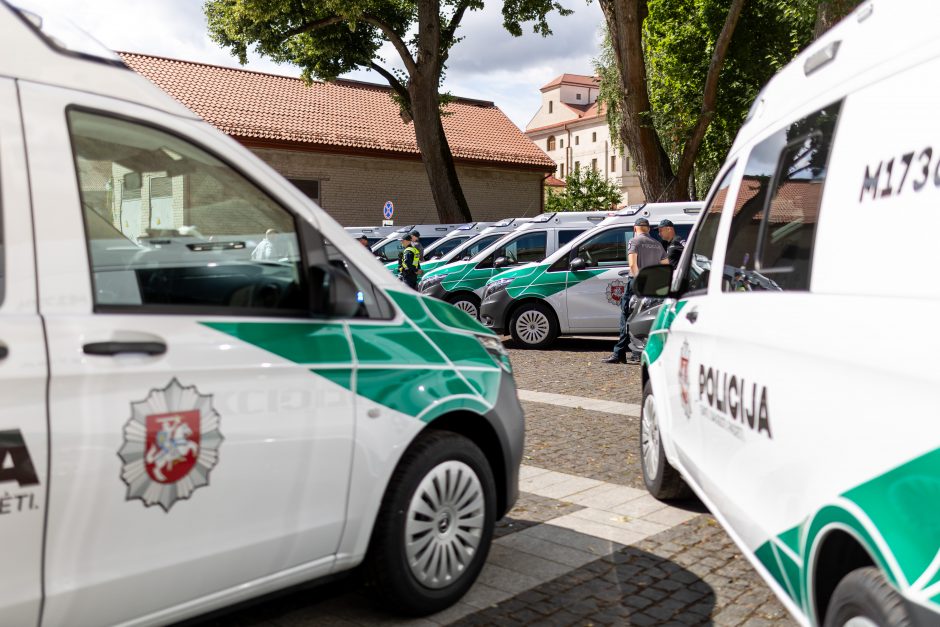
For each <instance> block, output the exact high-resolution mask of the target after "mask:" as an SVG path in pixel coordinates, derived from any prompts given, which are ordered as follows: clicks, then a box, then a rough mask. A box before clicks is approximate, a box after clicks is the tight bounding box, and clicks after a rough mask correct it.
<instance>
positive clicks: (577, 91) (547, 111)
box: [525, 74, 645, 206]
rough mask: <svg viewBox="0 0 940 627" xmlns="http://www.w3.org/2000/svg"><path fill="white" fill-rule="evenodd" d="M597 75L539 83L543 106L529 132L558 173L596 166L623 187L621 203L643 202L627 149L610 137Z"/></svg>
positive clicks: (563, 176)
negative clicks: (623, 149)
mask: <svg viewBox="0 0 940 627" xmlns="http://www.w3.org/2000/svg"><path fill="white" fill-rule="evenodd" d="M598 91H599V82H598V79H597V78H596V77H594V76H582V75H580V74H562V75H561V76H559V77H558V78H556V79H554V80H553V81H551V82H549V83H548V84H547V85H545V86H544V87H542V88H541V92H542V106H541V107H540V108H539V111H538V113H536V114H535V116H534V117H533V118H532V120H530V121H529V123H528V124H527V125H526V131H525V134H526V136H527V137H528V138H529V139H531V140H532V141H533V142H534V143H535V145H536V146H538V147H539V148H541V149H542V150H544V151H545V153H546V154H547V155H548V156H549V157H551V158H552V160H553V161H554V162H555V165H556V169H555V177H557V178H559V179H561V180H563V181H564V180H565V179H566V177H567V176H568V175H569V174H570V173H571V172H573V171H574V170H577V169H581V168H593V169H595V170H597V171H598V172H600V173H601V174H603V175H604V176H605V177H606V178H607V179H608V180H609V181H611V182H612V183H614V184H615V185H617V186H619V187H620V191H621V200H620V205H621V206H623V205H627V204H636V203H641V202H644V200H645V197H644V195H643V190H642V189H641V188H640V179H639V177H638V176H637V173H636V171H635V170H634V167H635V165H634V163H633V160H632V159H631V158H630V155H629V152H626V154H624V153H622V152H621V151H620V150H619V149H618V146H619V144H620V141H619V139H618V140H616V141H611V138H610V130H609V129H608V126H607V116H606V113H605V111H604V108H603V107H602V106H601V105H600V104H599V103H598V102H597V94H598Z"/></svg>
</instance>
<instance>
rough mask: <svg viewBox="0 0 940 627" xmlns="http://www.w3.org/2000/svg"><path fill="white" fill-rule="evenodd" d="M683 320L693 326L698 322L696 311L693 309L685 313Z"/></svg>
mask: <svg viewBox="0 0 940 627" xmlns="http://www.w3.org/2000/svg"><path fill="white" fill-rule="evenodd" d="M685 318H686V320H688V321H689V322H691V323H692V324H695V321H696V320H698V311H697V310H695V309H692V310H690V311H687V312H685Z"/></svg>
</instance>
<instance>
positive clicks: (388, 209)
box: [382, 200, 395, 226]
mask: <svg viewBox="0 0 940 627" xmlns="http://www.w3.org/2000/svg"><path fill="white" fill-rule="evenodd" d="M394 214H395V205H394V204H393V203H392V201H391V200H386V201H385V206H384V207H382V217H384V218H385V219H384V220H382V226H394V225H395V222H394V221H393V220H392V216H393V215H394Z"/></svg>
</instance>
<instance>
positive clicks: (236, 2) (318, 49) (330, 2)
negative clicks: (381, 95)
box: [203, 0, 571, 111]
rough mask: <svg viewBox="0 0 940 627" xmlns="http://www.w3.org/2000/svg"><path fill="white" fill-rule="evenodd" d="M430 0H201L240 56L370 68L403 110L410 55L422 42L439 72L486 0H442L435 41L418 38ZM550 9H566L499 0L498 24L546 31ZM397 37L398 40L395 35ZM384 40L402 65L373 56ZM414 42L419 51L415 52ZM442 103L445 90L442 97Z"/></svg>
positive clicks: (548, 0)
mask: <svg viewBox="0 0 940 627" xmlns="http://www.w3.org/2000/svg"><path fill="white" fill-rule="evenodd" d="M427 1H428V0H316V1H314V2H300V1H298V0H205V4H204V7H203V8H204V11H205V14H206V17H207V18H208V26H209V35H210V36H211V37H212V39H213V40H214V41H216V42H217V43H219V44H220V45H222V46H223V47H226V48H229V49H230V50H231V51H232V53H233V54H234V55H235V56H236V57H238V59H239V61H240V62H241V63H247V61H248V51H249V50H254V51H256V52H257V53H259V54H260V55H262V56H265V57H268V58H270V59H272V60H273V61H275V62H278V63H293V64H295V65H298V66H299V67H300V68H301V72H302V77H303V79H304V80H306V81H308V82H309V81H310V80H312V79H320V80H333V79H336V78H337V77H338V76H340V75H342V74H345V73H347V72H350V71H352V70H354V69H357V68H362V69H373V70H375V71H377V72H379V73H380V74H382V76H383V77H384V78H385V79H386V80H387V81H388V82H389V84H390V85H392V87H393V88H396V92H397V97H396V101H398V102H399V104H400V105H402V108H403V110H405V111H407V109H408V102H407V98H406V94H405V93H404V89H405V88H407V85H408V83H409V81H410V79H411V78H412V77H411V76H410V70H407V68H408V65H409V61H410V62H411V63H414V64H420V63H421V62H422V60H423V59H425V58H428V56H427V55H426V54H423V53H424V52H425V51H426V49H425V47H426V46H430V47H431V48H434V45H435V43H436V48H437V50H438V51H439V53H440V56H439V59H440V61H439V63H438V65H437V67H434V68H432V76H435V77H436V78H437V79H438V87H439V86H440V81H441V80H442V79H443V77H444V72H445V69H446V60H447V55H448V54H449V52H450V50H451V48H452V47H453V46H454V45H456V44H457V43H459V42H460V41H461V39H462V38H461V37H459V36H457V32H458V30H459V26H460V21H461V19H462V18H463V16H464V14H465V13H466V12H467V11H478V10H480V9H482V8H483V6H484V0H440V14H439V27H440V31H441V38H440V41H439V42H433V41H432V42H422V41H420V38H419V29H418V14H419V9H420V7H421V6H422V5H423V4H424V3H425V2H427ZM553 10H555V11H558V12H559V13H560V14H561V15H568V14H570V13H571V11H570V10H568V9H565V8H564V7H563V6H562V5H561V4H560V3H558V2H556V1H555V0H504V1H503V3H502V13H503V26H504V27H505V28H506V30H507V31H509V32H510V33H511V34H512V35H515V36H519V35H522V26H523V24H524V23H526V22H532V24H533V31H534V32H536V33H539V34H541V35H543V36H546V35H550V34H551V29H550V28H549V27H548V22H547V16H548V14H549V13H550V12H552V11H553ZM396 40H397V41H396ZM385 42H392V43H398V44H400V45H397V46H396V49H397V51H398V54H399V56H400V57H401V58H402V61H403V64H404V65H405V67H406V71H405V72H401V71H397V70H395V69H391V68H390V69H386V68H384V67H382V64H384V63H385V60H384V59H382V58H380V57H379V56H378V52H379V49H380V48H381V46H382V45H383V44H384V43H385ZM419 49H420V52H421V53H422V54H419ZM443 100H444V101H445V102H442V105H443V104H446V101H447V100H448V98H447V97H446V96H445V97H444V98H443Z"/></svg>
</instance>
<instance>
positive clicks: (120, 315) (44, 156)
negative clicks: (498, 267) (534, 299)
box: [0, 0, 524, 626]
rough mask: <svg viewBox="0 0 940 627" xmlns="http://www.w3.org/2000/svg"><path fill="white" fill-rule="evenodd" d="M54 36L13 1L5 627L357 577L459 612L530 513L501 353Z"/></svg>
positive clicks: (292, 192)
mask: <svg viewBox="0 0 940 627" xmlns="http://www.w3.org/2000/svg"><path fill="white" fill-rule="evenodd" d="M55 26H56V25H55V24H54V23H53V22H52V21H50V20H48V19H43V18H42V17H40V16H37V15H34V14H31V13H30V14H21V13H19V12H18V11H17V10H16V9H13V8H11V6H10V5H9V4H7V3H6V2H4V1H2V0H0V31H2V32H3V37H2V38H0V223H2V226H3V229H2V231H0V488H2V490H0V555H2V556H3V560H4V563H5V565H6V568H5V569H4V573H3V575H2V577H0V582H2V585H0V623H2V624H4V625H43V626H56V625H113V624H121V625H164V624H168V623H172V622H174V621H177V620H180V619H183V618H187V617H190V616H194V615H197V614H200V613H203V612H206V611H209V610H213V609H216V608H219V607H223V606H226V605H229V604H231V603H234V602H237V601H240V600H243V599H246V598H249V597H254V596H258V595H262V594H265V593H268V592H271V591H273V590H276V589H279V588H284V587H286V586H291V585H294V584H298V583H301V582H305V581H309V580H313V579H317V578H320V577H323V576H328V575H332V574H335V573H339V572H341V571H345V570H349V569H351V568H353V567H356V566H358V565H359V564H360V563H364V565H365V571H366V574H367V576H368V578H369V580H370V581H372V582H373V587H374V589H375V592H376V594H377V596H378V597H379V598H381V599H384V600H385V602H386V603H387V604H388V606H389V607H391V608H395V609H397V610H400V611H403V612H406V613H411V614H424V613H430V612H434V611H438V610H440V609H443V608H444V607H446V606H447V605H449V604H451V603H453V602H454V601H455V600H456V599H458V598H460V596H461V595H462V594H463V593H464V592H465V591H466V590H467V589H468V588H469V587H470V585H471V584H472V583H473V581H474V580H475V579H476V576H477V575H478V573H479V572H480V569H481V567H482V565H483V562H484V560H485V559H486V555H487V552H488V550H489V545H490V541H491V538H492V534H493V527H494V521H495V520H496V519H497V518H499V517H501V516H502V515H503V514H504V513H505V512H506V511H507V510H508V509H509V508H510V507H511V506H512V504H513V502H514V501H515V500H516V497H517V493H518V468H519V463H520V458H521V455H522V445H523V433H524V424H523V416H522V410H521V408H520V406H519V403H518V400H517V398H516V392H515V386H514V383H513V379H512V375H511V369H510V365H509V362H508V358H507V356H506V354H505V351H504V350H503V349H502V345H501V344H500V342H499V341H498V340H497V339H496V338H495V337H494V336H493V335H492V334H491V333H490V332H489V331H488V330H487V329H486V328H485V327H483V326H482V325H480V324H479V323H478V322H477V321H476V320H473V319H472V318H470V317H468V316H466V315H464V314H463V313H462V312H459V311H457V310H456V309H454V308H453V307H451V306H449V305H447V304H445V303H441V302H440V301H437V300H435V299H431V298H426V297H422V296H421V295H419V294H416V293H415V292H413V291H411V290H407V289H406V288H404V287H403V286H402V285H401V283H399V282H398V281H395V280H394V279H393V278H392V277H391V276H390V275H389V273H388V272H387V271H386V270H385V269H384V268H383V267H382V266H381V265H380V264H378V263H376V261H375V259H374V257H372V256H371V255H370V254H369V252H368V251H367V250H364V249H363V247H362V246H361V245H360V244H359V243H358V242H356V241H355V240H353V239H352V238H350V237H349V236H348V235H347V234H346V233H345V232H344V231H343V229H342V227H340V226H339V225H338V224H336V223H335V222H334V221H333V220H332V219H331V218H330V217H329V216H327V214H326V213H324V212H323V211H322V210H321V209H320V208H319V207H317V206H316V205H315V204H313V203H312V202H311V201H310V200H309V199H308V198H307V197H306V196H305V195H304V194H302V193H301V192H300V191H298V190H297V189H296V188H294V186H292V185H291V184H290V183H289V182H287V181H286V180H285V179H284V178H282V177H281V176H280V175H278V174H277V173H276V172H274V171H273V170H272V169H271V168H269V167H268V166H266V165H265V164H264V163H263V162H262V161H261V160H259V159H258V158H256V157H255V156H254V155H252V154H251V153H250V152H249V151H248V150H246V149H244V148H243V147H241V146H240V145H239V144H237V143H236V142H235V141H233V140H231V139H230V138H228V137H226V136H225V135H223V134H222V133H220V132H218V131H217V130H215V129H214V128H212V127H211V126H210V125H209V124H207V123H206V122H204V121H202V120H200V119H198V118H197V117H196V116H195V115H194V114H193V113H192V112H191V111H189V110H187V109H186V108H184V107H183V106H182V105H180V104H179V103H178V102H176V101H175V100H173V99H171V98H170V97H169V96H167V95H166V94H164V93H163V92H161V91H160V90H159V89H157V88H156V87H154V86H153V85H151V84H150V83H148V82H147V81H146V80H145V79H143V78H142V77H140V76H138V75H137V74H135V73H134V72H132V71H130V70H129V69H127V68H126V67H125V66H124V65H123V64H122V63H121V62H120V60H119V59H118V58H117V57H116V56H114V55H112V54H111V53H110V52H108V51H105V50H103V49H102V50H98V49H97V48H96V45H95V44H94V42H92V41H90V40H87V39H82V38H81V35H80V34H77V33H74V32H68V31H65V30H57V29H55ZM49 29H51V30H49ZM47 35H48V36H47ZM157 231H158V232H159V233H157V234H156V235H154V233H153V232H157ZM167 233H170V234H169V235H167Z"/></svg>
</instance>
